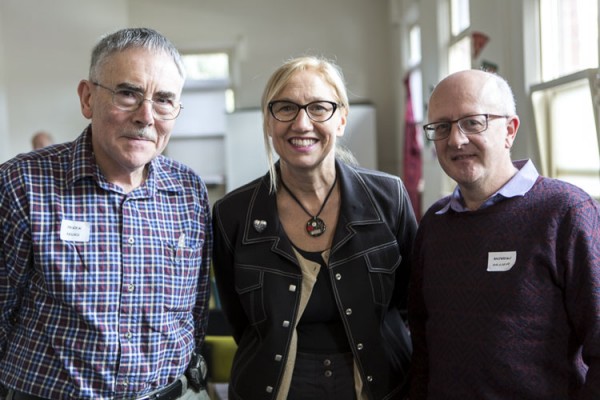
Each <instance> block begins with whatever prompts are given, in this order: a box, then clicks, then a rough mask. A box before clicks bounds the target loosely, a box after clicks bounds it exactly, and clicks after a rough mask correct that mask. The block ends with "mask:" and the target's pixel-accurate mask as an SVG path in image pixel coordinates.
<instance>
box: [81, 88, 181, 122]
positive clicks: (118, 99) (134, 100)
mask: <svg viewBox="0 0 600 400" xmlns="http://www.w3.org/2000/svg"><path fill="white" fill-rule="evenodd" d="M92 83H93V84H94V85H96V86H99V87H101V88H102V89H106V90H108V91H109V92H111V93H112V103H113V105H114V106H115V107H117V108H118V109H119V110H123V111H135V110H137V109H138V108H140V106H141V105H142V103H143V102H144V101H149V102H150V104H152V112H153V114H154V117H155V118H157V119H161V120H171V119H175V118H177V117H178V116H179V113H180V112H181V109H182V108H183V105H182V104H181V103H178V102H176V101H175V100H173V99H172V98H170V97H160V96H157V97H156V98H154V99H146V98H144V94H143V93H142V92H140V91H137V90H134V89H127V88H118V89H111V88H109V87H106V86H104V85H102V84H100V83H98V82H93V81H92Z"/></svg>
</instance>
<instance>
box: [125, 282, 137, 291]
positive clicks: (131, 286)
mask: <svg viewBox="0 0 600 400" xmlns="http://www.w3.org/2000/svg"><path fill="white" fill-rule="evenodd" d="M134 289H135V287H134V286H133V283H130V284H128V285H127V291H128V292H133V290H134Z"/></svg>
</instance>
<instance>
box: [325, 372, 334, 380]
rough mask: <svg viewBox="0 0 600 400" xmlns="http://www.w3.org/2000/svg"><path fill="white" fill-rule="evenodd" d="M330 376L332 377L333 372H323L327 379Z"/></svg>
mask: <svg viewBox="0 0 600 400" xmlns="http://www.w3.org/2000/svg"><path fill="white" fill-rule="evenodd" d="M331 375H333V372H331V371H330V370H327V371H325V376H326V377H327V378H329V377H330V376H331Z"/></svg>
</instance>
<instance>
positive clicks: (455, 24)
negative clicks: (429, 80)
mask: <svg viewBox="0 0 600 400" xmlns="http://www.w3.org/2000/svg"><path fill="white" fill-rule="evenodd" d="M470 27H471V17H470V13H469V0H450V33H451V35H450V47H449V49H448V73H450V74H451V73H453V72H457V71H462V70H465V69H471V38H470V36H469V29H470Z"/></svg>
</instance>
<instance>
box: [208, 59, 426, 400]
mask: <svg viewBox="0 0 600 400" xmlns="http://www.w3.org/2000/svg"><path fill="white" fill-rule="evenodd" d="M348 107H349V105H348V97H347V94H346V88H345V86H344V82H343V77H342V74H341V72H340V71H339V69H338V68H337V67H336V66H335V65H333V64H332V63H330V62H328V61H326V60H323V59H319V58H315V57H300V58H296V59H292V60H290V61H289V62H286V63H285V64H283V65H282V66H281V67H280V68H279V69H277V70H276V71H275V72H274V73H273V75H271V77H270V79H269V81H268V83H267V85H266V88H265V90H264V94H263V97H262V110H263V118H264V140H265V145H266V147H267V149H268V156H269V158H270V160H271V163H270V165H271V167H270V171H269V173H267V174H266V175H265V176H264V177H262V178H259V179H256V180H255V181H253V182H250V183H248V184H247V185H245V186H243V187H241V188H238V189H237V190H235V191H233V192H231V193H230V194H228V195H226V196H225V197H224V198H222V199H221V200H219V201H218V202H217V203H216V204H215V206H214V209H213V226H214V229H215V247H214V271H215V276H216V281H217V287H218V291H219V295H220V298H221V301H222V305H223V309H224V312H225V314H226V316H227V318H228V320H229V322H230V324H231V326H232V328H233V336H234V339H235V340H236V342H237V344H238V350H237V353H236V355H235V358H234V362H233V368H232V372H231V381H230V385H229V398H230V399H245V400H254V399H260V398H270V399H286V398H287V399H289V400H294V399H320V400H324V399H346V400H350V399H372V400H375V399H384V398H385V399H400V398H403V393H404V390H405V388H406V387H405V381H406V378H407V370H408V363H409V357H410V340H409V339H408V335H407V330H406V327H405V325H404V321H403V319H402V315H401V313H402V311H404V310H405V307H406V298H407V284H408V274H409V263H408V260H409V258H408V256H409V253H410V249H411V245H412V241H413V236H414V234H415V232H416V222H415V217H414V214H413V210H412V208H411V205H410V201H409V198H408V196H407V193H406V190H405V188H404V185H403V184H402V182H401V181H400V179H399V178H397V177H394V176H390V175H387V174H384V173H381V172H376V171H369V170H366V169H362V168H358V167H355V166H352V165H350V164H348V163H346V162H344V158H343V157H341V156H339V152H337V153H336V149H338V150H339V148H338V145H337V140H338V138H339V137H341V136H342V135H343V134H344V129H345V127H346V119H347V117H348ZM273 149H274V151H275V152H276V153H277V154H278V155H279V161H278V162H277V163H273V162H272V160H273V154H272V153H273V152H272V150H273ZM336 154H338V156H336Z"/></svg>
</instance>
